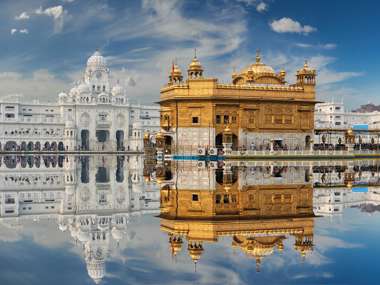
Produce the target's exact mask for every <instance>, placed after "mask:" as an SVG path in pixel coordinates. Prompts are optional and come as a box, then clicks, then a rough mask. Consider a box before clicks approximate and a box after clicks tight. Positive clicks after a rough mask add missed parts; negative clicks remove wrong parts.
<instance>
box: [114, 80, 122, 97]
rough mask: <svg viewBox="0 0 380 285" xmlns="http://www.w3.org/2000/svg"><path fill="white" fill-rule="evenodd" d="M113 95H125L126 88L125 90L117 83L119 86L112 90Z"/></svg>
mask: <svg viewBox="0 0 380 285" xmlns="http://www.w3.org/2000/svg"><path fill="white" fill-rule="evenodd" d="M111 93H112V95H113V96H120V95H123V93H124V88H123V87H122V86H121V85H120V84H119V83H117V84H116V85H115V86H114V87H113V88H112V91H111Z"/></svg>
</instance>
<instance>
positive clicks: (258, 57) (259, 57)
mask: <svg viewBox="0 0 380 285" xmlns="http://www.w3.org/2000/svg"><path fill="white" fill-rule="evenodd" d="M260 62H261V55H260V50H259V49H257V50H256V63H260Z"/></svg>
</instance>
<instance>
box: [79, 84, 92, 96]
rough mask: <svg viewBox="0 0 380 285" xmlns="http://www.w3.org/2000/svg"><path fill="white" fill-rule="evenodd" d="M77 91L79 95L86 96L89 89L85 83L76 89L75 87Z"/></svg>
mask: <svg viewBox="0 0 380 285" xmlns="http://www.w3.org/2000/svg"><path fill="white" fill-rule="evenodd" d="M77 90H78V93H79V94H84V93H85V94H88V93H90V88H89V87H88V85H87V84H85V83H81V84H79V85H78V87H77Z"/></svg>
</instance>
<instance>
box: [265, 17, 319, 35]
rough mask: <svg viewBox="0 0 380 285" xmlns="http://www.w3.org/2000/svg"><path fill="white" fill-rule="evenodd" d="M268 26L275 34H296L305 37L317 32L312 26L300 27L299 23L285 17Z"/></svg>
mask: <svg viewBox="0 0 380 285" xmlns="http://www.w3.org/2000/svg"><path fill="white" fill-rule="evenodd" d="M269 25H270V27H271V29H272V30H273V31H274V32H276V33H297V34H304V35H307V34H309V33H312V32H315V31H316V30H317V29H316V28H314V27H312V26H309V25H302V24H301V23H300V22H297V21H295V20H293V19H291V18H287V17H284V18H281V19H279V20H274V21H273V22H272V23H270V24H269Z"/></svg>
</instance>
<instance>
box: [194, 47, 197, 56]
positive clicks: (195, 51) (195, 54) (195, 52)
mask: <svg viewBox="0 0 380 285" xmlns="http://www.w3.org/2000/svg"><path fill="white" fill-rule="evenodd" d="M194 58H197V48H194Z"/></svg>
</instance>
